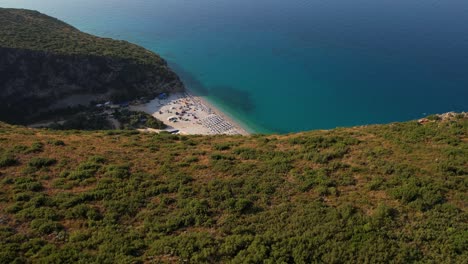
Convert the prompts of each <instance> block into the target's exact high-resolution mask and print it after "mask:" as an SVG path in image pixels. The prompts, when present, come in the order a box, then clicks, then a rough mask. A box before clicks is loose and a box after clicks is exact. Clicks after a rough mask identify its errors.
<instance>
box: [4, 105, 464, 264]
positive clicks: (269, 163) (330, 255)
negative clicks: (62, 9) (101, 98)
mask: <svg viewBox="0 0 468 264" xmlns="http://www.w3.org/2000/svg"><path fill="white" fill-rule="evenodd" d="M467 131H468V117H467V115H466V114H454V113H451V114H446V115H441V116H430V117H428V118H427V120H421V121H420V122H417V121H411V122H404V123H393V124H388V125H372V126H365V127H353V128H340V129H334V130H329V131H311V132H303V133H298V134H290V135H269V136H266V135H253V136H248V137H245V136H220V135H218V136H181V135H170V134H166V133H162V134H146V133H139V132H137V131H93V132H90V131H51V130H38V129H28V128H24V127H19V126H11V125H7V124H4V123H0V154H1V155H0V208H1V210H0V262H2V263H11V262H17V263H21V262H26V263H28V262H46V263H70V262H90V263H94V262H99V263H151V262H156V263H180V262H188V263H314V262H319V263H363V262H369V263H388V262H396V263H427V262H434V263H463V262H464V260H466V259H467V257H468V255H467V254H468V247H467V245H468V236H467V235H466V234H467V233H466V232H467V230H468V224H467V223H468V221H467V220H468V214H467V203H466V200H467V191H468V190H467V182H466V180H467V176H468V134H467ZM83 142H86V144H83Z"/></svg>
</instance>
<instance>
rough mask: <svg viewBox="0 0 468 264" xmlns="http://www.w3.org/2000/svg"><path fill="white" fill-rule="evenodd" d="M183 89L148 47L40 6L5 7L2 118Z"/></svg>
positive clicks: (21, 118)
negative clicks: (98, 33)
mask: <svg viewBox="0 0 468 264" xmlns="http://www.w3.org/2000/svg"><path fill="white" fill-rule="evenodd" d="M181 90H183V84H182V83H181V81H180V80H179V78H178V76H177V75H176V74H175V73H174V72H173V71H172V70H171V69H170V68H169V67H168V66H167V63H166V62H165V61H164V60H163V59H161V58H160V57H159V56H157V55H156V54H154V53H152V52H150V51H148V50H145V49H144V48H141V47H138V46H136V45H133V44H131V43H128V42H124V41H117V40H112V39H104V38H98V37H95V36H91V35H89V34H85V33H82V32H80V31H79V30H77V29H75V28H73V27H71V26H69V25H67V24H65V23H63V22H61V21H58V20H56V19H54V18H51V17H48V16H45V15H43V14H40V13H38V12H35V11H28V10H17V9H0V100H1V102H2V104H0V120H5V121H8V122H12V123H27V122H29V121H31V120H34V119H37V118H38V117H39V116H40V115H41V114H42V113H44V112H46V111H49V110H50V109H51V108H53V109H60V108H67V107H69V106H74V105H76V104H83V105H87V104H89V102H90V101H93V100H114V101H124V100H131V99H134V98H138V97H142V96H146V97H151V96H155V95H157V94H158V93H161V92H175V91H181Z"/></svg>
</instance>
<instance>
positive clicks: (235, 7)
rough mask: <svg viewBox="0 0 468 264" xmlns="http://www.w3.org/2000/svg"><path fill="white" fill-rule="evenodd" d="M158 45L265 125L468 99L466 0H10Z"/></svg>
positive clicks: (424, 110)
mask: <svg viewBox="0 0 468 264" xmlns="http://www.w3.org/2000/svg"><path fill="white" fill-rule="evenodd" d="M0 6H2V7H21V8H29V9H36V10H39V11H41V12H43V13H47V14H49V15H52V16H55V17H58V18H59V19H61V20H64V21H66V22H68V23H70V24H72V25H74V26H75V27H77V28H79V29H80V30H83V31H85V32H89V33H92V34H96V35H100V36H106V37H112V38H119V39H125V40H128V41H131V42H135V43H137V44H140V45H142V46H144V47H146V48H148V49H150V50H153V51H155V52H157V53H159V54H160V55H161V56H162V57H164V58H165V59H166V60H168V61H169V62H170V64H171V65H172V67H173V68H174V69H175V70H176V72H177V73H178V74H179V75H180V76H181V77H182V79H183V80H184V82H185V83H186V85H187V86H188V87H189V88H190V89H192V90H193V91H195V92H196V93H199V94H201V95H204V96H206V97H207V99H209V100H210V101H211V102H213V103H214V104H216V105H217V106H218V107H220V108H222V109H223V110H224V111H225V112H227V113H229V114H230V115H232V116H233V117H234V118H236V119H238V120H239V121H240V122H242V123H244V124H245V125H247V126H249V127H250V128H251V129H252V130H254V131H256V132H282V133H284V132H293V131H301V130H311V129H323V128H334V127H337V126H352V125H363V124H373V123H387V122H392V121H404V120H409V119H415V118H419V117H421V116H423V115H428V114H431V113H441V112H447V111H466V110H468V1H466V0H443V1H442V0H353V1H349V0H327V1H325V0H288V1H284V0H282V1H280V0H255V1H252V0H197V1H191V0H99V1H96V0H68V1H63V0H41V1H37V0H0Z"/></svg>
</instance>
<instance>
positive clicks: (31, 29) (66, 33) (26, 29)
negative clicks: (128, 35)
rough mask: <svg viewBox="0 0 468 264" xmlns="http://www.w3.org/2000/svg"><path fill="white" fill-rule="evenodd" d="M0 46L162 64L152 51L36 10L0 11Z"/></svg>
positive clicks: (4, 9) (6, 9)
mask: <svg viewBox="0 0 468 264" xmlns="http://www.w3.org/2000/svg"><path fill="white" fill-rule="evenodd" d="M0 47H8V48H16V49H27V50H37V51H47V52H52V53H59V54H66V55H87V56H103V57H116V58H124V59H131V60H136V61H138V62H140V63H143V64H161V62H162V59H161V58H160V57H159V56H158V55H156V54H154V53H153V52H150V51H147V50H145V49H144V48H142V47H140V46H137V45H134V44H131V43H129V42H126V41H118V40H113V39H109V38H98V37H95V36H93V35H90V34H86V33H83V32H81V31H79V30H77V29H76V28H74V27H72V26H70V25H68V24H66V23H64V22H62V21H60V20H58V19H55V18H52V17H49V16H46V15H44V14H41V13H39V12H37V11H31V10H23V9H10V8H0Z"/></svg>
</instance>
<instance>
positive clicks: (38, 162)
mask: <svg viewBox="0 0 468 264" xmlns="http://www.w3.org/2000/svg"><path fill="white" fill-rule="evenodd" d="M55 163H57V160H56V159H51V158H37V157H36V158H32V159H31V160H30V161H29V162H28V166H29V167H31V168H35V169H41V168H45V167H49V166H52V165H54V164H55Z"/></svg>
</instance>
